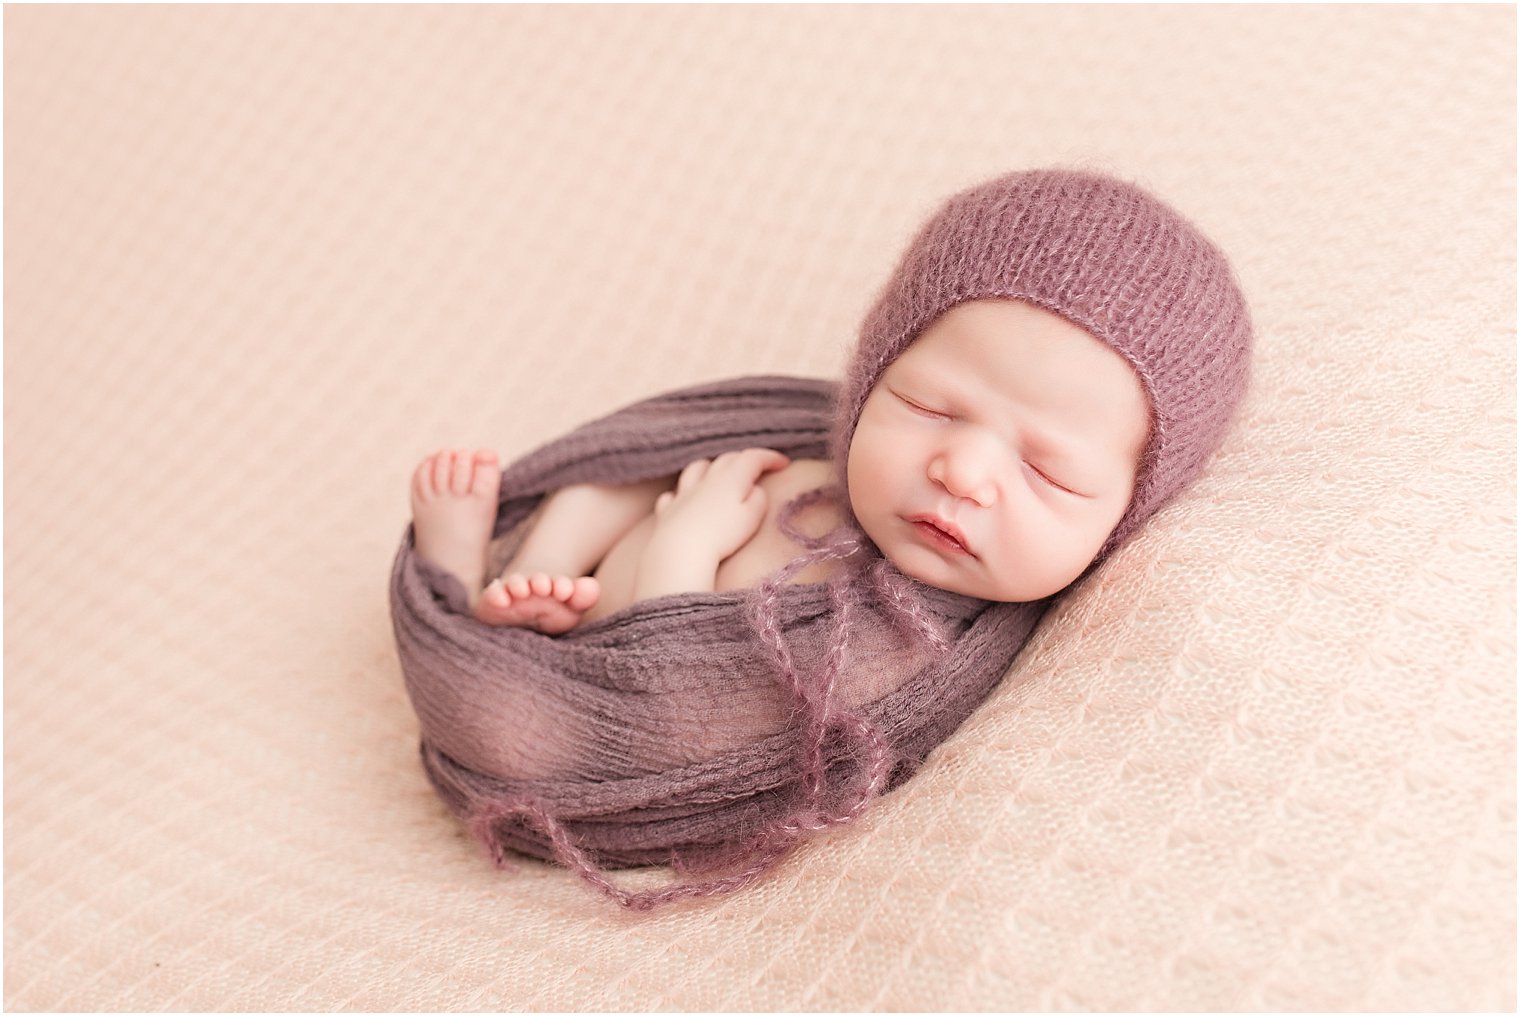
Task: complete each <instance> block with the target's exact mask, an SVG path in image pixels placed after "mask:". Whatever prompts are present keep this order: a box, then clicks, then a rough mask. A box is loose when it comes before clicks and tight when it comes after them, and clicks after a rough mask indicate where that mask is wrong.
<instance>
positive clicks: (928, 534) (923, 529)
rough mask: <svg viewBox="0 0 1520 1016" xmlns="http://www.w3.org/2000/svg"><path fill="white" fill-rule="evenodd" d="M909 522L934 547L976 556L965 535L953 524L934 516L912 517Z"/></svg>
mask: <svg viewBox="0 0 1520 1016" xmlns="http://www.w3.org/2000/svg"><path fill="white" fill-rule="evenodd" d="M907 521H908V522H909V524H911V525H912V526H913V528H914V529H915V530H917V531H918V533H919V535H920V536H921V537H922V538H923V539H924V540H925V541H926V542H928V543H930V544H932V545H933V546H936V547H940V548H941V549H943V550H946V551H949V552H951V553H959V554H966V555H969V556H971V557H975V556H976V555H975V554H972V553H971V548H970V547H969V546H967V544H966V537H965V534H964V533H962V532H961V531H960V530H959V529H957V528H956V527H955V526H954V525H953V524H951V523H949V522H946V521H944V520H943V519H940V518H938V517H936V516H934V515H912V516H909V517H908V520H907Z"/></svg>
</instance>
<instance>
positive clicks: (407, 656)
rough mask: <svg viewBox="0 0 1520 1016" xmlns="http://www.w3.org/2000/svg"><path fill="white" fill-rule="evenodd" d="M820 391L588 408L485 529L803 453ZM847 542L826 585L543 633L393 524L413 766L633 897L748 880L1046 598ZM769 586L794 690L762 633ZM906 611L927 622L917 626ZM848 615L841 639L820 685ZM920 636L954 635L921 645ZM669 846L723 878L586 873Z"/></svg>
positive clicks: (944, 711) (995, 656)
mask: <svg viewBox="0 0 1520 1016" xmlns="http://www.w3.org/2000/svg"><path fill="white" fill-rule="evenodd" d="M833 390H834V386H833V385H832V384H830V383H827V382H821V381H815V380H805V379H799V378H784V377H764V378H746V379H738V380H734V381H727V382H720V383H716V384H709V385H702V386H698V387H695V388H688V389H684V390H681V391H677V392H671V393H669V394H666V395H662V396H658V397H656V398H653V399H650V400H647V401H644V402H640V403H638V404H636V405H633V406H630V407H628V408H627V409H624V410H622V411H620V412H617V413H614V414H612V415H610V416H607V417H605V418H603V419H601V420H598V421H596V422H593V423H590V424H588V425H586V426H584V427H582V428H580V429H578V430H576V431H575V432H573V433H571V434H569V435H567V436H565V437H563V438H561V439H559V440H557V441H554V442H552V443H550V444H549V445H547V446H545V447H543V448H541V449H539V450H538V451H536V452H534V453H532V454H530V455H528V456H527V457H525V458H523V459H521V460H519V461H517V462H516V463H514V464H513V465H511V466H510V467H509V468H508V469H506V470H505V472H504V474H503V478H502V493H501V502H500V503H501V508H500V513H499V516H498V520H497V526H496V534H497V535H498V536H500V535H505V534H508V533H510V532H511V531H513V530H514V528H515V527H516V526H518V525H519V524H520V523H521V522H522V521H523V520H524V519H525V518H526V517H527V516H528V515H529V513H530V512H531V511H532V510H533V508H534V507H535V506H536V505H537V504H538V502H539V500H540V498H541V497H542V495H543V494H545V493H547V492H549V491H552V490H554V489H557V488H559V487H562V486H565V485H567V484H572V483H579V482H614V483H616V482H629V481H634V480H640V479H646V478H650V477H656V476H663V475H668V474H670V473H673V472H676V471H678V470H679V469H680V468H681V467H682V466H684V465H685V464H686V463H687V462H689V461H691V460H692V459H695V458H703V457H710V456H713V455H717V454H719V453H721V452H723V451H728V450H731V449H740V448H748V447H768V448H777V449H779V450H781V451H783V452H786V453H787V454H788V455H790V456H792V457H794V458H803V457H817V456H820V455H822V454H823V453H824V450H825V448H826V445H827V439H828V435H829V430H830V428H831V426H832V420H833V416H834V405H833V398H832V393H833ZM824 549H826V547H825V548H824ZM861 557H862V558H863V560H862V565H863V567H857V568H854V569H852V570H850V571H848V572H846V573H845V575H843V576H841V577H839V578H837V579H836V580H835V581H832V582H830V583H819V584H810V585H785V584H775V583H772V584H768V585H762V586H760V587H757V588H755V589H751V590H745V591H742V592H740V591H735V592H732V593H683V594H679V595H673V596H664V597H659V598H656V599H652V600H646V601H644V602H642V603H639V604H635V605H634V606H633V607H630V608H628V609H626V610H623V611H620V612H618V613H615V614H612V615H609V616H608V617H605V618H603V619H601V620H599V621H596V622H593V623H590V624H586V625H582V626H580V627H577V628H575V629H572V630H571V631H569V632H567V633H565V634H563V635H558V636H552V637H551V636H545V635H541V634H539V633H537V632H533V631H528V630H526V629H519V628H497V627H490V626H487V625H483V624H480V623H479V622H477V621H475V620H474V619H473V618H472V617H470V616H469V614H468V611H467V608H466V601H465V591H464V589H463V588H462V587H461V586H460V584H459V583H458V581H457V580H455V579H454V578H453V577H452V576H450V575H448V574H447V573H444V572H441V571H439V570H438V569H436V568H433V567H432V566H431V565H429V564H428V563H427V562H426V561H423V560H422V559H421V558H419V557H418V556H417V555H416V553H415V550H414V547H413V542H412V533H411V531H410V530H408V533H407V536H406V538H405V540H404V542H403V546H402V548H401V551H400V553H399V554H398V556H397V558H396V563H395V568H394V571H393V575H392V585H391V594H392V604H393V618H394V625H395V633H396V641H397V646H398V649H399V652H400V657H401V663H402V671H403V673H404V675H405V678H406V684H407V690H408V692H409V694H410V695H411V699H412V702H413V705H414V707H415V708H416V711H417V716H418V718H419V719H420V721H421V725H422V757H423V763H424V765H425V767H426V770H427V773H428V776H429V777H430V779H431V780H432V781H433V784H434V786H435V787H436V788H437V789H438V791H439V793H440V794H441V795H442V797H443V799H444V800H445V801H446V802H447V803H448V804H449V805H450V807H451V808H453V810H454V811H455V812H456V813H457V814H459V815H460V816H461V817H463V818H465V819H466V820H467V821H470V822H471V823H472V827H473V828H474V829H475V831H476V832H477V834H479V835H480V836H481V837H482V838H483V839H484V840H485V841H486V842H487V844H488V845H489V846H490V847H491V848H492V850H493V852H494V853H497V854H498V856H499V855H500V851H501V849H502V848H507V849H510V850H514V851H518V852H521V853H527V854H532V855H534V856H538V857H543V858H554V859H557V860H560V861H561V862H563V863H566V864H568V865H570V866H572V867H575V868H577V869H578V870H580V871H581V874H582V875H583V876H584V877H587V878H588V879H590V880H591V881H593V882H596V883H597V884H598V885H599V886H601V887H602V888H604V889H606V890H607V891H608V892H609V893H610V894H611V895H613V896H614V897H615V898H617V899H618V900H619V902H622V903H624V904H626V905H630V906H648V905H651V904H652V903H654V902H663V901H665V900H667V899H672V898H679V896H680V895H695V894H706V893H710V892H721V891H727V890H728V889H731V888H737V887H738V885H740V884H745V883H747V882H748V881H750V880H752V879H753V877H754V876H756V875H758V874H759V873H760V872H761V871H763V870H764V869H765V868H766V867H767V866H768V865H769V864H770V863H771V862H773V861H774V860H775V859H776V858H777V857H779V856H780V854H782V853H784V852H785V850H786V849H787V848H789V847H790V846H791V845H792V844H793V843H794V842H795V841H796V840H797V839H799V838H800V837H801V836H802V835H804V834H805V833H807V832H809V831H811V830H815V829H819V828H823V827H826V826H828V825H833V824H837V823H839V822H841V821H848V820H849V819H850V818H853V817H854V815H856V814H858V813H859V810H860V808H862V807H864V805H865V803H866V802H868V801H869V800H870V799H871V798H872V797H874V796H875V795H876V794H877V793H879V792H881V791H882V790H885V789H888V788H890V787H891V786H894V785H896V784H897V783H899V782H901V781H902V780H903V779H905V778H906V777H907V776H908V775H910V774H911V773H912V772H913V771H914V770H915V769H916V768H917V766H918V765H919V764H920V763H921V762H922V760H923V758H924V756H925V755H926V754H927V753H928V751H929V750H930V749H931V748H933V747H934V746H935V745H937V744H939V743H940V742H941V741H942V740H943V739H944V738H945V737H946V736H948V735H949V734H950V732H951V731H953V730H954V729H955V728H956V727H957V726H959V725H960V723H961V722H962V721H963V720H964V719H965V717H966V716H967V715H969V714H970V712H971V711H972V710H973V709H974V708H975V707H976V706H977V704H978V703H980V702H981V701H982V700H983V699H984V698H985V697H986V695H987V694H988V692H990V691H991V689H992V688H993V687H994V686H995V685H996V684H997V682H998V681H999V680H1000V679H1001V677H1002V676H1003V673H1004V672H1005V671H1006V670H1007V668H1008V664H1009V662H1010V660H1011V659H1012V658H1013V655H1014V653H1015V652H1016V651H1017V649H1018V647H1019V646H1020V645H1022V644H1023V642H1024V640H1025V639H1026V638H1027V637H1028V635H1029V633H1030V631H1031V630H1032V629H1033V627H1034V624H1035V622H1036V621H1037V620H1038V618H1039V616H1040V614H1041V613H1042V612H1043V610H1044V609H1045V606H1046V604H1045V603H1044V602H1041V603H1036V604H988V603H986V602H985V601H981V600H976V599H972V598H970V597H964V596H960V595H957V594H953V593H948V592H944V591H942V590H936V589H931V588H929V587H926V586H922V585H920V584H918V583H913V582H911V581H910V580H907V579H905V578H903V577H902V576H901V575H900V573H897V572H896V570H895V569H893V568H891V566H890V564H888V563H887V562H885V561H884V560H883V559H882V558H880V556H879V555H872V554H870V553H867V554H865V555H862V556H861ZM767 595H769V596H772V597H773V598H774V604H773V607H774V616H775V619H776V621H777V623H778V624H779V629H780V637H781V642H782V644H783V647H784V648H785V649H786V650H787V651H788V652H789V654H790V656H791V658H792V660H793V662H794V663H795V667H794V671H795V674H796V676H797V677H799V678H800V680H801V681H802V682H803V683H804V687H803V688H801V689H798V688H795V687H792V686H791V685H790V683H789V680H788V677H787V675H786V674H785V673H783V672H782V669H781V668H778V666H777V660H776V654H775V652H774V651H773V649H772V648H771V647H769V646H768V645H767V644H766V642H765V640H764V639H763V637H762V636H761V635H760V633H759V632H758V630H757V629H758V628H759V626H760V622H759V620H758V619H757V617H756V606H757V603H758V601H759V600H760V599H761V598H762V597H765V596H767ZM894 604H895V605H894ZM915 616H917V617H921V618H923V619H924V620H925V621H926V622H927V624H928V625H929V627H930V629H931V631H932V634H931V632H923V633H919V632H915V630H914V624H915V621H914V618H915ZM841 626H844V627H847V628H848V632H849V635H848V642H847V650H848V651H847V652H846V653H845V655H844V658H843V659H842V660H840V661H839V663H838V665H837V666H835V667H834V668H833V678H832V681H833V684H832V686H828V682H829V681H830V680H831V678H830V677H829V667H828V666H827V660H828V657H829V655H830V649H831V647H833V646H835V645H836V644H837V643H838V642H839V639H838V638H837V636H838V634H839V631H838V629H839V628H840V627H841ZM933 636H938V638H939V639H942V640H943V642H944V643H945V644H947V645H949V646H951V647H953V648H952V649H951V650H950V651H948V652H944V653H931V652H930V651H929V650H930V648H931V647H932V646H933V641H932V638H933ZM809 716H811V717H812V718H813V719H814V721H815V722H817V721H819V720H821V721H822V723H823V725H824V730H823V734H824V736H823V737H822V738H819V739H818V740H819V741H821V744H822V748H823V759H822V762H823V765H822V772H823V779H822V781H821V784H820V785H818V786H816V787H809V786H808V785H807V782H806V772H807V768H808V767H807V766H806V765H805V764H803V763H802V762H801V761H800V759H801V758H802V756H803V755H804V754H805V753H806V752H807V750H808V749H809V747H810V745H809V743H808V741H809V739H808V738H807V737H806V732H807V729H808V717H809ZM877 737H879V741H877V740H875V738H877ZM551 820H552V821H551ZM578 855H579V856H578ZM665 862H673V863H674V864H675V865H676V866H677V867H678V868H680V869H683V870H687V871H709V870H712V869H714V868H716V867H719V866H722V865H725V864H726V865H728V866H729V867H731V868H737V869H738V874H737V875H733V876H730V881H723V880H721V879H706V880H703V881H700V882H695V883H691V884H690V886H689V887H688V889H689V891H676V892H673V893H672V892H666V893H665V894H663V895H660V894H643V895H640V894H628V893H623V892H622V890H619V889H617V888H616V887H615V886H614V885H612V883H611V882H610V881H607V880H606V879H605V877H604V876H602V875H601V874H600V873H599V872H598V871H596V869H598V868H616V867H625V866H630V865H639V864H649V863H665ZM657 896H658V898H656V897H657Z"/></svg>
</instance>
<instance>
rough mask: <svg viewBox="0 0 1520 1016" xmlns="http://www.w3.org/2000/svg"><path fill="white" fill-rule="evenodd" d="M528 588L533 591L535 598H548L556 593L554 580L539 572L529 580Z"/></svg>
mask: <svg viewBox="0 0 1520 1016" xmlns="http://www.w3.org/2000/svg"><path fill="white" fill-rule="evenodd" d="M528 588H529V589H531V590H533V595H534V596H548V595H549V594H550V593H552V592H553V591H554V580H553V579H551V578H550V577H549V576H547V575H545V574H544V573H543V572H538V573H537V574H535V575H533V576H531V577H530V578H529V579H528Z"/></svg>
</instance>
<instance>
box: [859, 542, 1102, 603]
mask: <svg viewBox="0 0 1520 1016" xmlns="http://www.w3.org/2000/svg"><path fill="white" fill-rule="evenodd" d="M882 556H883V557H885V558H886V559H887V560H888V561H891V562H892V564H893V565H895V566H896V567H897V570H898V571H900V572H902V573H903V574H904V575H906V576H908V578H910V579H913V580H914V581H916V582H920V583H922V584H924V585H926V586H933V587H934V588H935V589H943V590H944V591H945V592H948V593H957V594H959V595H961V596H971V597H975V598H976V599H978V600H987V601H988V602H990V603H1033V602H1035V601H1036V600H1043V599H1046V598H1047V597H1050V596H1054V595H1055V594H1056V593H1059V592H1061V591H1062V590H1064V589H1066V588H1067V587H1068V586H1070V585H1071V583H1072V581H1073V579H1066V581H1063V582H1061V583H1060V584H1059V585H1057V584H1056V580H1050V581H1046V582H1044V583H1028V582H1026V583H1020V584H1018V585H1017V586H1015V585H1014V584H1012V583H999V582H994V581H990V580H988V579H987V577H986V576H983V575H974V574H973V575H966V574H962V573H959V572H956V571H954V570H951V569H949V568H947V567H946V565H945V563H944V562H943V561H940V560H939V559H936V558H925V557H924V556H923V555H922V554H921V553H919V552H917V551H916V550H915V549H912V548H910V549H909V550H908V551H907V552H899V553H885V552H883V554H882ZM1047 587H1048V588H1047Z"/></svg>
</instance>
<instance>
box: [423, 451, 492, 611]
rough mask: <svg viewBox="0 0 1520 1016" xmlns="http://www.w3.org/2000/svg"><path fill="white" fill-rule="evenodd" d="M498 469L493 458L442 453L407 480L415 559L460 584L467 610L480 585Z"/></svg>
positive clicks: (483, 454)
mask: <svg viewBox="0 0 1520 1016" xmlns="http://www.w3.org/2000/svg"><path fill="white" fill-rule="evenodd" d="M500 490H501V468H500V466H498V465H497V462H496V453H495V452H493V451H490V450H488V449H484V448H482V449H480V450H479V451H477V452H475V453H474V454H473V455H472V454H470V453H469V452H464V451H458V450H452V451H449V450H446V451H441V452H435V453H434V454H432V455H429V456H428V457H427V458H425V459H423V460H422V464H421V465H419V466H418V467H417V471H416V472H415V473H413V474H412V524H413V528H414V530H415V532H416V537H417V553H418V554H419V555H421V556H422V557H424V558H426V559H427V560H428V561H430V562H432V563H433V564H435V565H437V566H438V567H439V568H442V569H443V570H444V571H446V572H449V573H451V574H452V575H453V576H454V577H455V578H457V579H458V580H459V581H460V582H462V583H464V588H465V590H466V591H467V592H468V593H469V594H470V604H471V606H473V605H474V604H475V602H476V601H477V600H478V599H479V597H480V586H481V583H482V582H484V581H485V574H486V546H487V544H489V543H490V542H491V529H492V527H493V526H494V525H495V523H496V497H497V494H498V493H499V492H500Z"/></svg>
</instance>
